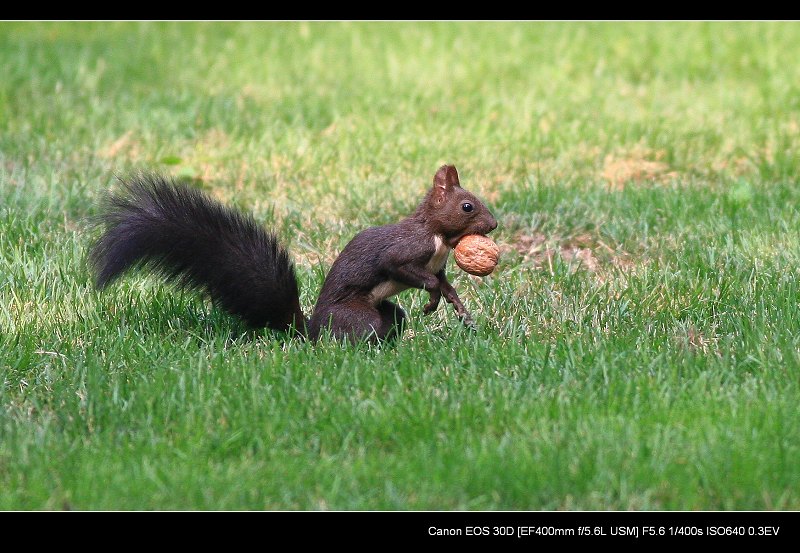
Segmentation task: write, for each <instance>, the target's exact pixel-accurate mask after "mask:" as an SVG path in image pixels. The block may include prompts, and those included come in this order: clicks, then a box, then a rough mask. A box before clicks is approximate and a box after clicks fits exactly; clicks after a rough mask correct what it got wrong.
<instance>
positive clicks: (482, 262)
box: [454, 234, 500, 276]
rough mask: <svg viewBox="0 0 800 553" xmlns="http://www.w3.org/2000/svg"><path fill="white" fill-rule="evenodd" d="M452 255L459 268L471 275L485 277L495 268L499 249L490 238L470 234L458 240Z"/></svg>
mask: <svg viewBox="0 0 800 553" xmlns="http://www.w3.org/2000/svg"><path fill="white" fill-rule="evenodd" d="M454 253H455V258H456V263H458V266H459V267H461V268H462V269H464V270H465V271H466V272H468V273H469V274H471V275H475V276H486V275H488V274H490V273H491V272H492V271H494V268H495V267H496V266H497V260H498V258H499V257H500V248H498V247H497V244H495V243H494V241H492V239H491V238H487V237H486V236H481V235H479V234H470V235H469V236H465V237H464V238H462V239H461V240H459V242H458V244H457V245H456V249H455V252H454Z"/></svg>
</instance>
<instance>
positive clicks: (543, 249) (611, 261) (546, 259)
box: [500, 232, 638, 276]
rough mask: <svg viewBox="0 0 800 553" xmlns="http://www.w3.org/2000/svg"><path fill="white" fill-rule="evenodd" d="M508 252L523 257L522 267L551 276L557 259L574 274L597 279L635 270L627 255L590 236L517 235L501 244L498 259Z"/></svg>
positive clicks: (631, 257) (582, 234)
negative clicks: (592, 275)
mask: <svg viewBox="0 0 800 553" xmlns="http://www.w3.org/2000/svg"><path fill="white" fill-rule="evenodd" d="M511 252H516V253H518V254H520V255H522V257H523V261H524V262H525V263H530V264H532V265H533V266H534V267H535V268H537V269H548V270H550V271H551V272H552V270H553V261H554V260H555V259H556V258H559V259H560V260H561V261H563V262H565V263H567V264H569V266H570V268H571V270H573V271H577V270H583V271H588V272H590V273H596V274H598V275H599V276H603V275H604V274H605V273H607V272H609V271H610V270H612V269H614V268H616V269H618V270H622V271H626V272H627V271H632V270H634V269H635V268H636V267H637V266H638V264H637V263H636V262H635V261H634V259H633V256H632V255H631V254H630V253H628V252H626V251H623V250H622V249H621V248H612V247H611V246H609V245H608V244H606V243H605V242H604V241H603V240H602V239H601V238H600V237H599V236H595V235H593V234H590V233H580V234H576V235H574V236H569V237H564V236H549V237H548V236H546V235H545V234H544V233H541V232H534V233H527V232H519V233H517V234H516V235H515V236H514V237H513V239H512V240H511V242H509V243H504V244H500V253H501V255H503V254H508V253H511Z"/></svg>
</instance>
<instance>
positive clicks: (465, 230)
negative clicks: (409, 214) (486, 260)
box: [420, 165, 497, 248]
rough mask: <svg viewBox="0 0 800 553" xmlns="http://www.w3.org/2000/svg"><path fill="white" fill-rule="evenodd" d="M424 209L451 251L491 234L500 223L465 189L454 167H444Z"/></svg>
mask: <svg viewBox="0 0 800 553" xmlns="http://www.w3.org/2000/svg"><path fill="white" fill-rule="evenodd" d="M420 207H421V208H422V210H423V211H424V213H425V218H426V220H427V222H428V224H429V225H430V226H431V227H432V230H433V231H434V232H436V233H437V234H441V235H442V236H444V238H445V240H446V242H447V244H448V245H449V246H450V247H451V248H454V247H455V246H456V244H458V241H459V240H461V238H462V237H464V236H467V235H469V234H489V233H490V232H492V231H493V230H494V229H496V228H497V221H496V220H495V218H494V217H493V216H492V214H491V213H490V212H489V210H488V209H487V208H486V206H485V205H483V202H482V201H480V200H479V199H478V198H477V197H476V196H475V195H473V194H470V193H469V192H467V191H466V190H464V189H463V188H461V183H459V181H458V171H456V168H455V167H454V166H453V165H442V166H441V167H440V168H439V170H438V171H436V175H434V177H433V188H431V190H430V192H428V195H427V196H426V197H425V201H424V202H423V205H422V206H420Z"/></svg>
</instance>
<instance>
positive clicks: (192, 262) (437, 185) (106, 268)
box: [90, 165, 497, 342]
mask: <svg viewBox="0 0 800 553" xmlns="http://www.w3.org/2000/svg"><path fill="white" fill-rule="evenodd" d="M122 184H123V188H124V190H123V192H122V193H120V194H114V195H111V196H110V197H109V198H108V200H107V202H106V205H105V211H104V213H103V214H102V216H101V218H100V223H101V225H102V226H103V231H102V233H101V236H100V238H99V239H98V240H97V242H96V243H95V244H94V245H93V247H92V250H91V256H90V258H91V262H92V265H93V266H94V269H95V276H96V278H95V280H96V283H97V286H98V287H100V288H103V287H105V286H106V285H108V284H109V283H110V282H111V281H113V280H114V279H116V278H117V277H119V276H120V275H122V274H123V273H124V272H125V271H127V270H128V269H130V268H133V267H137V266H142V267H145V268H148V269H150V270H152V271H155V272H158V273H160V274H162V275H163V276H165V277H166V278H167V279H168V280H172V281H175V282H177V283H178V284H179V285H181V286H184V287H187V288H192V289H198V290H204V291H206V292H207V293H208V294H209V295H210V296H211V298H212V300H213V301H214V302H215V303H216V304H218V305H220V306H221V307H222V308H223V309H225V310H226V311H228V312H229V313H232V314H233V315H236V316H239V317H241V318H242V319H244V321H245V322H247V323H248V324H249V325H250V326H252V327H263V326H267V327H269V328H272V329H275V330H280V331H289V330H292V329H293V330H295V331H296V332H298V333H300V334H301V335H303V336H307V337H309V338H311V339H312V340H316V339H318V338H319V337H320V336H321V335H323V334H325V333H326V332H330V334H331V335H332V336H335V337H337V338H344V339H348V340H352V341H358V340H364V339H366V340H370V341H373V342H374V341H381V340H391V339H394V338H396V337H397V336H399V335H400V334H401V333H402V330H403V324H404V321H405V320H406V317H407V316H406V313H405V311H404V310H403V308H401V307H400V306H398V305H396V304H394V303H392V302H390V301H389V300H388V298H389V297H391V296H393V295H395V294H397V293H398V292H402V291H403V290H406V289H408V288H420V289H423V290H426V291H427V292H428V293H429V294H430V301H429V302H428V303H427V304H426V305H425V306H424V307H423V313H424V314H428V313H432V312H433V311H435V310H436V308H437V307H438V305H439V302H440V300H441V298H442V297H444V299H445V300H446V301H447V302H448V303H452V304H453V306H454V308H455V310H456V313H457V314H458V317H459V318H460V319H461V320H462V321H463V322H464V323H465V324H467V325H470V326H471V325H473V324H474V321H473V319H472V316H471V315H470V314H469V312H468V311H467V309H466V308H465V307H464V304H463V303H462V302H461V299H460V298H459V297H458V294H457V293H456V291H455V289H454V288H453V286H452V285H451V284H450V282H448V280H447V276H446V275H445V265H446V263H447V258H448V255H449V253H450V250H451V249H452V248H454V247H455V246H456V244H457V243H458V241H459V240H460V239H461V238H462V237H464V236H466V235H469V234H484V235H485V234H488V233H489V232H491V231H493V230H494V229H495V228H497V221H496V220H495V218H494V217H493V216H492V214H491V213H490V212H489V210H488V209H487V208H486V206H484V204H483V203H482V202H481V201H480V200H479V199H478V198H476V197H475V196H474V195H472V194H470V193H469V192H467V191H466V190H464V189H463V188H461V185H460V183H459V179H458V172H457V171H456V168H455V167H454V166H452V165H444V166H442V167H441V168H440V169H439V170H438V171H437V172H436V175H435V176H434V178H433V187H432V188H431V189H430V191H429V192H428V193H427V195H426V196H425V198H424V199H423V201H422V203H420V205H419V207H417V210H416V211H415V212H414V213H413V214H412V215H410V216H409V217H407V218H405V219H403V220H402V221H400V222H399V223H395V224H392V225H384V226H380V227H372V228H368V229H366V230H363V231H361V232H359V233H358V234H357V235H356V236H355V237H354V238H353V239H352V240H351V241H350V242H349V243H348V244H347V246H345V248H344V250H342V252H341V253H340V254H339V257H338V258H337V259H336V261H334V263H333V266H332V267H331V269H330V271H329V272H328V275H327V277H326V278H325V282H324V284H323V286H322V291H321V293H320V295H319V299H318V300H317V304H316V306H315V307H314V312H313V314H312V316H311V319H306V317H305V316H304V315H303V311H302V309H301V307H300V295H299V292H298V286H297V279H296V276H295V272H294V266H293V265H292V263H291V261H290V260H289V254H288V252H287V251H286V249H285V248H284V247H283V246H282V245H281V244H280V243H279V242H278V239H277V238H276V237H275V235H274V234H273V233H271V232H269V231H267V230H265V229H264V228H263V227H262V226H261V225H259V224H258V223H257V222H256V221H255V219H253V218H252V217H251V216H249V215H246V214H243V213H241V212H239V211H235V210H233V209H231V208H228V207H226V206H224V205H222V204H220V203H218V202H217V201H215V200H213V199H211V198H210V197H208V196H206V195H205V194H203V193H202V192H200V191H199V190H197V189H196V188H192V187H190V186H187V185H185V184H179V183H176V182H173V181H171V180H169V179H167V178H165V177H163V176H159V175H153V174H140V175H136V176H133V177H131V178H129V179H127V180H123V181H122Z"/></svg>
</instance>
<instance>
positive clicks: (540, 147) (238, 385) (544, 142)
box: [0, 23, 800, 510]
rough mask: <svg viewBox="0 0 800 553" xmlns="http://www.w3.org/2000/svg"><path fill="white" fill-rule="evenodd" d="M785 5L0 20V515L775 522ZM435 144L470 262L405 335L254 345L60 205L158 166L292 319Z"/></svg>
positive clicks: (792, 183) (792, 332) (793, 463)
mask: <svg viewBox="0 0 800 553" xmlns="http://www.w3.org/2000/svg"><path fill="white" fill-rule="evenodd" d="M798 58H800V25H798V24H796V23H630V24H620V23H596V24H593V23H520V24H515V23H496V24H495V23H485V24H476V23H459V24H446V23H442V24H437V23H409V24H405V23H403V24H394V23H373V24H361V23H327V24H326V23H319V24H305V23H289V24H275V23H260V24H214V23H207V24H145V23H141V24H140V23H119V24H117V23H96V24H95V23H88V24H87V23H79V24H71V23H41V24H38V23H0V67H2V68H3V78H2V79H0V128H2V129H3V132H1V133H0V383H2V386H0V490H2V491H0V509H63V508H71V509H344V510H348V509H467V510H470V509H487V510H490V509H534V510H537V509H570V510H571V509H602V510H604V509H620V510H621V509H632V510H635V509H654V510H660V509H670V510H674V509H686V510H692V509H722V510H728V509H736V510H750V509H753V510H761V509H792V510H794V509H800V461H798V460H799V459H800V415H798V405H800V308H799V307H798V302H799V301H800V284H798V282H799V279H798V271H799V270H800V211H798V205H800V189H799V188H798V186H797V177H796V175H797V174H798V170H799V169H800V157H798V156H799V154H798V152H800V64H798V63H797V59H798ZM443 163H453V164H455V165H456V166H457V167H458V169H459V171H460V175H461V181H462V183H463V184H464V186H465V187H466V188H468V189H469V190H471V191H473V192H475V193H476V194H478V195H479V196H481V197H482V198H483V199H484V200H485V201H486V203H487V204H488V205H489V206H490V209H492V210H493V212H494V214H495V215H496V217H497V219H498V221H499V223H500V226H499V228H498V229H497V231H495V233H494V234H493V237H494V238H495V239H496V241H497V242H498V243H499V244H500V245H501V247H502V248H503V252H504V253H503V258H502V260H501V265H500V267H499V268H498V270H497V271H496V272H495V273H494V274H493V275H492V276H490V277H488V278H486V279H477V278H472V277H469V276H468V275H466V274H464V273H463V272H461V271H460V270H458V268H457V267H456V266H455V264H454V263H453V262H452V261H450V264H449V274H450V276H451V279H452V280H453V281H454V284H455V286H456V288H457V289H458V290H459V292H460V295H461V297H462V299H464V302H465V304H466V305H467V307H468V308H470V309H471V311H472V312H473V315H474V316H475V318H476V320H477V323H478V325H477V326H478V328H477V330H476V331H474V332H470V331H467V330H465V329H463V328H461V327H460V326H459V324H458V321H457V319H456V317H455V314H454V313H453V311H452V310H451V309H450V306H446V305H445V304H444V302H442V306H440V308H439V311H437V312H436V313H435V314H434V315H432V316H430V317H426V318H423V317H422V315H421V308H422V306H423V305H424V304H425V302H426V301H427V297H426V294H424V293H422V292H421V291H407V292H404V293H403V294H401V295H400V296H398V298H397V299H398V301H399V302H400V303H401V304H402V305H403V306H404V307H405V308H406V309H407V311H408V312H409V314H410V315H411V328H410V330H408V331H407V332H406V334H405V336H404V338H403V339H402V340H401V341H399V342H397V343H395V344H393V345H389V346H384V347H368V346H364V345H356V346H353V345H341V344H339V343H335V342H330V341H326V342H322V343H318V344H309V343H303V342H300V341H294V340H289V339H286V338H285V337H282V336H280V335H276V334H272V333H270V332H268V331H260V332H252V331H247V330H246V328H244V326H243V325H242V324H241V323H239V322H238V321H237V320H235V319H233V318H232V317H230V316H228V315H226V314H225V313H223V312H221V311H220V310H219V309H216V308H214V307H213V306H212V305H211V304H210V303H209V302H208V301H207V300H204V299H203V298H201V297H198V296H195V295H192V294H189V293H181V292H177V291H176V290H175V289H174V288H172V287H170V286H165V285H163V284H162V283H161V282H160V281H159V280H158V279H156V278H152V277H148V276H145V275H142V274H132V275H129V276H128V277H127V278H125V279H123V280H121V281H120V282H119V283H118V284H117V285H115V286H113V287H112V288H110V289H109V290H107V291H106V292H104V293H98V292H97V291H95V290H94V289H93V286H92V282H91V275H90V272H89V270H88V264H87V250H88V247H89V245H90V244H91V242H92V239H93V236H94V235H93V233H92V231H91V229H90V226H89V224H88V221H89V219H90V218H91V217H92V216H94V215H96V214H97V212H98V211H97V204H98V201H99V199H100V198H101V197H103V196H104V195H105V194H106V193H107V192H108V191H109V190H110V189H112V188H114V186H115V175H118V174H119V175H124V174H127V173H129V172H131V171H134V170H137V169H155V170H159V171H162V172H164V173H168V174H171V175H174V176H176V177H180V178H184V179H188V180H191V181H192V182H194V183H195V184H196V185H197V186H199V187H201V188H203V189H204V190H206V191H208V192H209V193H211V194H213V195H215V196H216V197H218V198H219V199H220V200H222V201H224V202H225V203H228V204H232V205H235V206H238V207H239V208H241V209H243V210H246V211H250V212H253V213H254V214H255V215H256V217H257V218H258V219H259V220H260V221H263V222H264V223H265V224H266V225H269V226H271V227H273V228H275V229H276V230H277V232H278V233H279V234H280V235H281V237H283V238H284V240H285V241H286V243H288V244H289V245H290V249H291V251H292V254H293V256H294V258H295V261H296V263H297V264H298V271H299V276H300V280H301V288H302V303H303V306H304V308H305V309H306V311H307V312H310V309H311V306H312V304H313V302H314V300H315V298H316V294H317V293H318V291H319V289H320V286H321V284H322V279H323V278H324V274H325V272H326V270H327V269H328V267H330V264H331V263H332V261H333V259H334V258H335V256H336V254H337V252H338V251H339V250H340V249H341V248H342V247H343V246H344V245H345V244H346V243H347V242H348V241H349V240H350V238H352V236H353V235H354V234H355V233H356V232H358V231H359V230H361V229H363V228H366V227H368V226H373V225H377V224H385V223H389V222H394V221H397V220H398V219H400V218H401V217H403V216H405V215H406V214H408V213H409V212H410V211H412V210H413V209H414V207H415V206H416V203H417V202H418V200H419V199H420V198H421V196H422V195H423V193H424V192H425V190H426V189H427V187H428V186H429V185H430V182H431V179H432V177H433V174H434V172H435V171H436V169H437V168H438V167H439V166H440V165H441V164H443Z"/></svg>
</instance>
